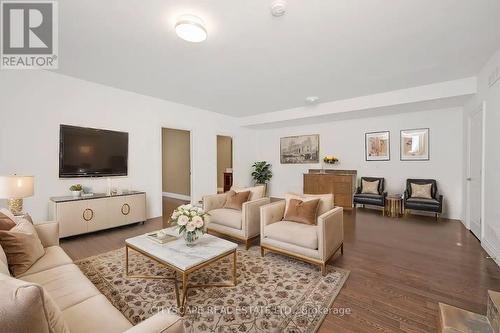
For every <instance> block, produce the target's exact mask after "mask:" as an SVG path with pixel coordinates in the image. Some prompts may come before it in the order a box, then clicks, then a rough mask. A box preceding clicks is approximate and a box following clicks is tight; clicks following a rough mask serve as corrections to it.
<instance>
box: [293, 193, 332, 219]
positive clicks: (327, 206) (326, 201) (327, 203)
mask: <svg viewBox="0 0 500 333" xmlns="http://www.w3.org/2000/svg"><path fill="white" fill-rule="evenodd" d="M291 199H298V200H302V201H309V200H314V199H319V205H318V216H319V215H322V214H324V213H326V212H328V211H330V210H332V209H333V207H334V205H333V194H331V193H329V194H302V195H301V194H293V193H286V194H285V211H286V210H287V209H288V206H289V204H290V200H291Z"/></svg>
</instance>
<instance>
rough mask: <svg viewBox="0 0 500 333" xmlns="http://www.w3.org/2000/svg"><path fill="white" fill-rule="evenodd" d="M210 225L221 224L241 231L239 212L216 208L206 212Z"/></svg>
mask: <svg viewBox="0 0 500 333" xmlns="http://www.w3.org/2000/svg"><path fill="white" fill-rule="evenodd" d="M208 214H209V215H210V223H216V224H221V225H224V226H226V227H231V228H234V229H241V211H239V210H235V209H227V208H218V209H214V210H211V211H209V212H208Z"/></svg>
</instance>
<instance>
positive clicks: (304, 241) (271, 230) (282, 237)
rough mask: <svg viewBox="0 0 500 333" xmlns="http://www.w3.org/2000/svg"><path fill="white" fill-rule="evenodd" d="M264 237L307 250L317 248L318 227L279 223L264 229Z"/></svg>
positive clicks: (285, 222)
mask: <svg viewBox="0 0 500 333" xmlns="http://www.w3.org/2000/svg"><path fill="white" fill-rule="evenodd" d="M264 235H265V237H269V238H271V239H275V240H277V241H280V242H284V243H290V244H294V245H297V246H301V247H305V248H308V249H312V250H316V249H317V248H318V227H317V226H315V225H308V224H304V223H297V222H291V221H280V222H275V223H271V224H269V225H267V226H266V227H265V228H264Z"/></svg>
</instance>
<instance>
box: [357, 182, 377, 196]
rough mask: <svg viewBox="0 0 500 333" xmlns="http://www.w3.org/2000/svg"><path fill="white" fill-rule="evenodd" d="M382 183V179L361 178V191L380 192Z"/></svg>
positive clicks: (367, 192) (368, 192)
mask: <svg viewBox="0 0 500 333" xmlns="http://www.w3.org/2000/svg"><path fill="white" fill-rule="evenodd" d="M379 183H380V180H375V181H372V182H370V181H367V180H364V179H361V193H363V194H379V193H378V184H379Z"/></svg>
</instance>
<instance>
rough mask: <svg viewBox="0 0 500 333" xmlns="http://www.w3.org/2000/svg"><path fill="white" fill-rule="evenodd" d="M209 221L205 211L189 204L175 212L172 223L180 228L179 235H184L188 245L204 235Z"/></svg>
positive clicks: (171, 219) (171, 218)
mask: <svg viewBox="0 0 500 333" xmlns="http://www.w3.org/2000/svg"><path fill="white" fill-rule="evenodd" d="M208 219H209V215H208V214H207V213H205V212H204V211H203V209H201V208H199V207H193V206H192V205H191V204H187V205H182V206H179V207H178V208H177V209H176V210H174V212H173V213H172V216H171V217H170V222H171V223H172V224H174V225H177V226H178V227H179V235H184V238H185V239H186V242H187V243H192V242H194V241H196V240H197V239H198V238H199V237H200V236H202V235H203V233H204V227H205V224H206V223H208Z"/></svg>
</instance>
